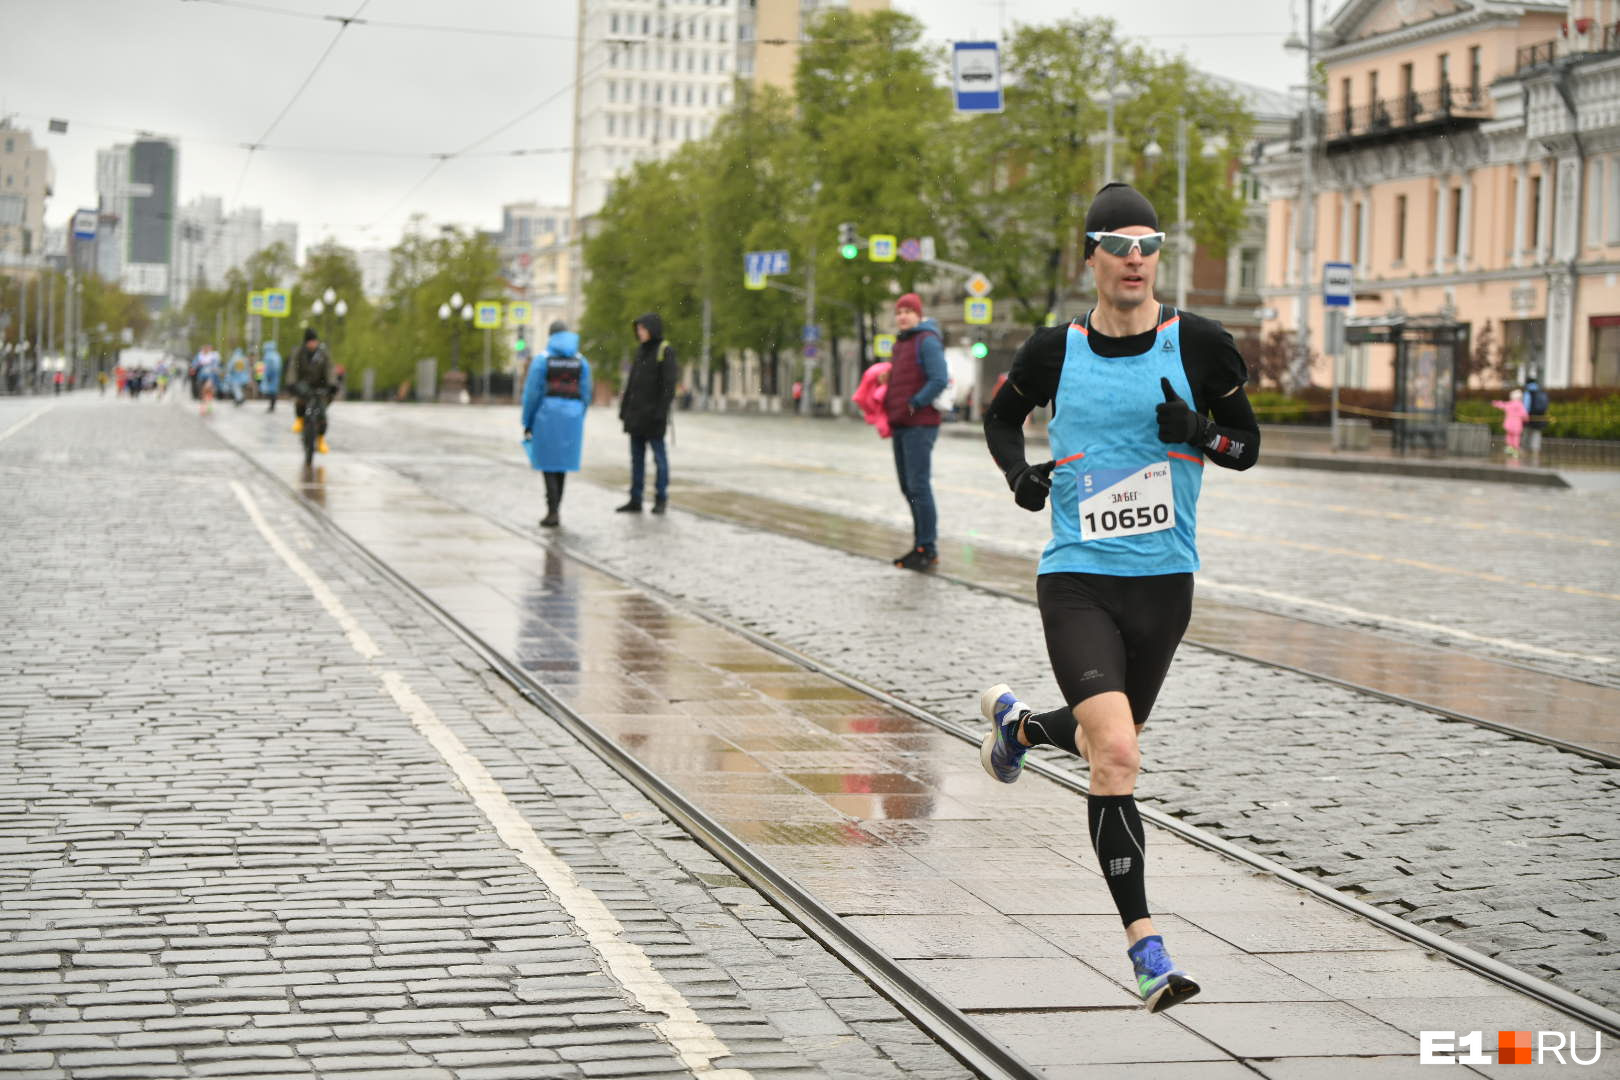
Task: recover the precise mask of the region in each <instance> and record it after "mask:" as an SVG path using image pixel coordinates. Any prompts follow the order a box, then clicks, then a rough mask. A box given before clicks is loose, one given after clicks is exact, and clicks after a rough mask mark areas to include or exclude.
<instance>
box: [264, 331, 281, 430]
mask: <svg viewBox="0 0 1620 1080" xmlns="http://www.w3.org/2000/svg"><path fill="white" fill-rule="evenodd" d="M260 363H261V364H262V365H263V367H264V373H263V374H262V375H260V376H259V393H261V394H263V395H264V396H265V397H267V398H269V399H270V407H269V408H268V409H266V410H264V411H265V412H275V411H276V395H277V394H279V393H281V350H280V349H279V348H277V347H276V341H275V339H274V338H271V339H270V340H269V341H267V342H265V343H264V358H263V360H261V361H260Z"/></svg>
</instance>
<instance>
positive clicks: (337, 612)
mask: <svg viewBox="0 0 1620 1080" xmlns="http://www.w3.org/2000/svg"><path fill="white" fill-rule="evenodd" d="M231 490H232V491H234V492H236V498H237V501H238V502H240V503H241V504H242V506H243V508H244V509H245V510H247V514H248V517H250V518H252V519H253V524H254V525H255V526H257V527H258V530H259V534H260V535H261V536H263V537H264V539H265V541H266V542H267V543H268V544H269V545H270V547H271V549H272V550H273V551H274V552H275V553H276V554H277V555H280V556H281V561H282V562H284V563H286V564H287V565H288V566H289V567H291V568H292V572H293V573H295V574H297V575H298V576H299V577H300V578H302V579H303V582H304V584H305V585H308V586H309V591H310V592H312V593H314V594H315V599H317V600H319V601H320V602H321V607H323V608H325V609H326V613H327V614H328V615H330V616H332V618H334V619H336V620H337V624H338V625H339V626H341V627H343V634H344V636H345V637H347V638H348V639H349V644H350V645H352V646H354V651H355V652H357V653H359V654H360V655H361V656H363V657H364V658H365V659H367V660H375V659H377V657H379V656H381V655H382V650H381V649H379V648H378V647H377V643H376V642H375V641H373V640H371V635H370V634H368V633H366V631H365V628H364V627H362V626H361V625H360V623H359V621H358V620H356V619H355V617H354V616H353V615H350V614H349V609H348V608H346V607H344V606H343V601H341V600H339V599H338V598H337V593H335V592H333V591H332V590H331V588H329V587H328V586H327V584H326V582H324V581H322V580H321V579H320V576H319V575H317V574H316V573H315V571H313V570H311V569H310V568H309V564H308V563H306V562H305V561H304V560H303V559H300V558H299V557H298V555H297V553H296V552H294V551H293V549H292V548H290V547H288V546H287V544H286V542H285V541H283V540H282V539H281V537H280V536H278V535H277V534H276V531H275V530H274V529H272V528H271V527H270V523H269V522H268V521H266V520H264V515H263V514H261V513H260V512H259V504H258V503H256V502H254V500H253V496H252V495H250V494H248V490H247V488H245V487H243V486H242V485H241V483H239V482H238V481H236V480H232V481H231Z"/></svg>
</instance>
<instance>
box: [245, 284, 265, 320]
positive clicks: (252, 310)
mask: <svg viewBox="0 0 1620 1080" xmlns="http://www.w3.org/2000/svg"><path fill="white" fill-rule="evenodd" d="M248 314H249V315H263V314H264V290H263V289H254V290H253V291H252V292H250V293H248Z"/></svg>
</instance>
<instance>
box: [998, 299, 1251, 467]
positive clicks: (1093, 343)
mask: <svg viewBox="0 0 1620 1080" xmlns="http://www.w3.org/2000/svg"><path fill="white" fill-rule="evenodd" d="M1171 310H1173V309H1169V308H1164V309H1161V311H1160V313H1159V319H1158V321H1157V323H1156V324H1155V326H1157V325H1158V324H1162V323H1163V322H1164V321H1165V319H1166V318H1168V317H1169V316H1168V314H1167V313H1168V312H1169V311H1171ZM1179 314H1180V315H1181V328H1180V329H1181V363H1182V367H1183V369H1184V370H1185V371H1186V373H1187V385H1189V386H1191V387H1192V392H1193V400H1192V401H1191V402H1190V403H1189V404H1190V406H1191V407H1192V409H1193V410H1194V411H1195V412H1198V413H1201V414H1203V415H1206V416H1210V417H1211V418H1213V420H1214V422H1215V423H1214V427H1213V428H1212V429H1211V430H1210V433H1209V436H1208V438H1207V439H1206V440H1205V442H1204V443H1203V444H1200V445H1199V449H1200V450H1202V451H1203V452H1204V454H1205V455H1206V456H1207V457H1208V458H1209V460H1211V461H1213V462H1215V464H1217V465H1220V466H1222V467H1224V468H1228V469H1247V468H1248V467H1249V466H1251V465H1253V464H1254V463H1255V461H1256V460H1257V459H1258V458H1259V456H1260V424H1259V422H1258V421H1257V420H1255V418H1254V409H1253V408H1252V407H1250V405H1249V399H1248V396H1247V395H1246V394H1244V392H1243V385H1244V383H1246V382H1247V381H1248V377H1249V372H1248V366H1247V365H1246V364H1245V363H1244V362H1243V356H1242V354H1241V353H1239V352H1238V351H1237V345H1236V344H1235V343H1234V342H1233V341H1232V335H1231V334H1229V333H1228V332H1227V331H1226V328H1225V327H1224V326H1222V325H1221V324H1220V323H1218V322H1216V321H1215V320H1213V319H1206V318H1204V317H1203V316H1201V315H1194V314H1191V313H1190V312H1186V311H1183V312H1180V313H1179ZM1068 329H1069V328H1068V326H1067V325H1063V326H1049V327H1045V328H1042V329H1040V330H1037V331H1035V333H1033V334H1031V335H1030V338H1029V340H1028V341H1026V342H1024V344H1023V345H1022V346H1020V347H1019V349H1018V354H1017V355H1016V356H1015V357H1014V358H1013V365H1012V370H1011V371H1009V372H1008V373H1007V381H1006V382H1005V383H1004V384H1003V385H1002V387H1001V390H1000V392H999V393H997V394H996V396H995V400H993V401H992V402H991V403H990V407H989V408H988V409H986V410H985V414H984V438H985V442H987V443H988V444H989V446H990V456H991V457H992V458H994V459H995V462H996V465H997V467H999V468H1000V469H1001V471H1002V474H1003V475H1004V476H1006V477H1007V482H1008V485H1009V486H1011V485H1012V484H1014V483H1015V482H1016V481H1017V478H1018V474H1019V472H1020V471H1022V468H1023V466H1025V465H1026V464H1027V462H1026V461H1025V459H1024V420H1025V419H1026V418H1027V417H1028V416H1029V414H1030V411H1031V410H1032V409H1034V408H1035V407H1036V406H1037V405H1045V404H1047V403H1048V402H1050V401H1052V400H1053V399H1054V398H1056V396H1057V389H1058V380H1059V379H1060V378H1062V375H1063V358H1064V354H1065V353H1066V352H1067V350H1068ZM1156 333H1157V330H1156V329H1155V330H1148V331H1145V332H1143V333H1140V334H1133V335H1130V336H1129V337H1109V336H1108V335H1106V334H1103V333H1101V332H1099V331H1098V330H1097V328H1096V326H1092V327H1091V328H1090V333H1089V334H1088V335H1087V337H1086V344H1087V345H1089V346H1090V348H1091V351H1092V352H1094V353H1096V354H1097V355H1098V356H1104V357H1108V356H1140V355H1141V354H1143V353H1145V352H1147V351H1148V349H1150V348H1151V347H1152V346H1153V339H1154V335H1155V334H1156Z"/></svg>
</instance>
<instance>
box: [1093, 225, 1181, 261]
mask: <svg viewBox="0 0 1620 1080" xmlns="http://www.w3.org/2000/svg"><path fill="white" fill-rule="evenodd" d="M1086 236H1087V238H1088V239H1091V240H1095V241H1097V246H1098V247H1100V248H1102V249H1103V250H1104V251H1106V252H1108V254H1110V255H1117V256H1119V257H1120V258H1121V259H1123V258H1124V257H1125V256H1127V255H1129V254H1130V253H1131V249H1132V248H1135V249H1136V250H1138V251H1140V252H1141V253H1142V258H1144V259H1145V258H1147V257H1148V256H1149V255H1155V254H1157V253H1158V250H1159V249H1160V248H1161V247H1163V246H1164V238H1165V234H1164V233H1162V232H1154V233H1148V234H1147V235H1145V236H1131V235H1129V234H1128V233H1117V232H1088V233H1086Z"/></svg>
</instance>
